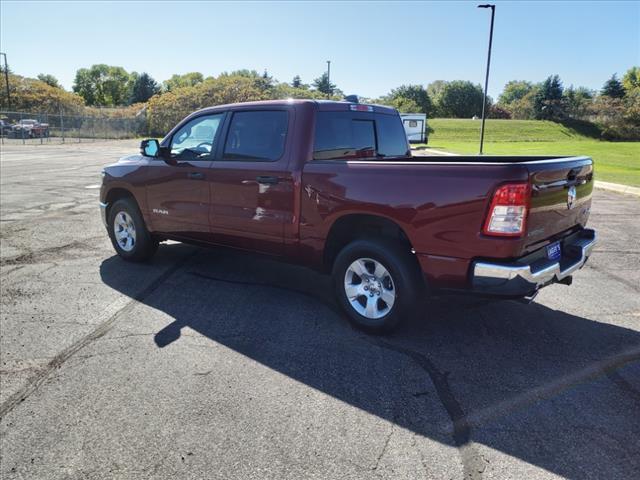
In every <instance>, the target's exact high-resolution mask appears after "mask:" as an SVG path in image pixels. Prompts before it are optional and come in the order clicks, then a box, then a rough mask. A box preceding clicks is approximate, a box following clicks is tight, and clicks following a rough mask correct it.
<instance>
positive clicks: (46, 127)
mask: <svg viewBox="0 0 640 480" xmlns="http://www.w3.org/2000/svg"><path fill="white" fill-rule="evenodd" d="M0 121H1V122H0V127H1V129H2V132H1V139H2V143H3V144H4V143H11V144H14V143H17V144H25V145H27V144H44V143H54V142H55V143H68V142H76V143H78V142H87V141H88V142H91V141H96V140H120V139H125V138H136V137H140V136H145V135H146V132H147V120H146V115H145V114H144V113H141V114H138V115H135V116H129V117H122V116H114V115H113V114H111V113H110V112H108V111H105V114H103V115H65V114H63V113H60V114H51V113H32V112H9V111H0Z"/></svg>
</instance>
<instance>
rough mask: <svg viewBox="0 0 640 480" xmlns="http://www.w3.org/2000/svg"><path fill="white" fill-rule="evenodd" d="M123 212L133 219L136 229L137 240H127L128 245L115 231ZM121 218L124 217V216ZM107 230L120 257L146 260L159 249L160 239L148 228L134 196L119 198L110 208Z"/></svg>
mask: <svg viewBox="0 0 640 480" xmlns="http://www.w3.org/2000/svg"><path fill="white" fill-rule="evenodd" d="M121 214H125V216H124V218H129V219H131V220H132V221H133V227H134V231H135V234H134V237H135V241H134V242H131V243H126V242H125V243H126V245H124V246H123V245H121V243H120V242H119V241H118V240H117V239H116V232H115V228H116V227H115V221H116V216H118V215H121ZM127 216H128V217H127ZM120 218H122V216H121V217H120ZM107 231H108V232H109V238H110V239H111V244H112V245H113V248H114V250H115V251H116V253H117V254H118V255H119V256H120V257H122V258H123V259H125V260H127V261H130V262H145V261H147V260H149V259H150V258H151V257H153V255H154V254H155V253H156V250H157V249H158V241H157V240H156V239H155V238H154V237H153V236H152V235H151V233H150V232H149V230H147V226H146V225H145V223H144V219H143V218H142V214H141V213H140V209H139V208H138V205H137V204H136V202H135V200H134V199H132V198H123V199H121V200H118V201H116V202H115V203H114V204H113V205H112V206H111V207H110V208H109V215H108V220H107Z"/></svg>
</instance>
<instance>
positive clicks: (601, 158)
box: [429, 118, 640, 186]
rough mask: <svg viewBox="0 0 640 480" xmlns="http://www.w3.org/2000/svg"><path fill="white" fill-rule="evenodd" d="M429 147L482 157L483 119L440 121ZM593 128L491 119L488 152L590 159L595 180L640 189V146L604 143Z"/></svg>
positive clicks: (487, 128) (432, 123)
mask: <svg viewBox="0 0 640 480" xmlns="http://www.w3.org/2000/svg"><path fill="white" fill-rule="evenodd" d="M429 126H430V127H431V128H432V129H433V130H434V132H433V133H432V134H431V135H430V136H429V146H430V147H432V148H437V149H442V150H447V151H450V152H453V153H460V154H474V153H478V148H479V142H480V120H470V119H447V118H436V119H432V120H429ZM596 133H597V132H595V131H594V129H589V128H584V127H583V126H578V127H575V128H571V127H568V126H564V125H561V124H558V123H554V122H548V121H539V120H487V122H486V125H485V137H484V138H485V144H484V152H485V153H486V154H495V155H556V154H557V155H588V156H590V157H592V158H593V159H594V161H595V164H596V178H597V179H599V180H604V181H608V182H616V183H623V184H626V185H634V186H640V142H606V141H601V140H597V139H595V138H594V136H595V135H596Z"/></svg>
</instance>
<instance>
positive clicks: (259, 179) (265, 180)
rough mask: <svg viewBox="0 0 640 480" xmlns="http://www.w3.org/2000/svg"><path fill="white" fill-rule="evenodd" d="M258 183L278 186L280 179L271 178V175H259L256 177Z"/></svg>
mask: <svg viewBox="0 0 640 480" xmlns="http://www.w3.org/2000/svg"><path fill="white" fill-rule="evenodd" d="M256 181H257V182H258V183H266V184H271V185H273V184H276V183H278V177H270V176H269V175H258V176H257V177H256Z"/></svg>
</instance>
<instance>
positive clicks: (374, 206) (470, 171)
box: [100, 100, 596, 332]
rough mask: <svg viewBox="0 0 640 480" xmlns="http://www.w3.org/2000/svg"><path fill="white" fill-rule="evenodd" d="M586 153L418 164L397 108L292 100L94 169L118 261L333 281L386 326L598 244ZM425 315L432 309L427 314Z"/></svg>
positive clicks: (235, 111) (565, 271) (366, 322)
mask: <svg viewBox="0 0 640 480" xmlns="http://www.w3.org/2000/svg"><path fill="white" fill-rule="evenodd" d="M592 188H593V162H592V160H591V159H590V158H588V157H549V156H547V157H516V156H501V157H500V156H460V157H455V156H452V157H432V159H428V158H425V157H418V158H413V157H412V156H411V152H410V149H409V146H408V143H407V138H406V136H405V133H404V129H403V127H402V121H401V120H400V117H399V115H398V112H397V111H396V110H394V109H391V108H388V107H382V106H374V105H362V104H358V103H350V102H335V101H314V100H287V101H266V102H253V103H243V104H234V105H222V106H217V107H212V108H206V109H203V110H199V111H197V112H195V113H193V114H191V115H189V116H188V117H187V118H185V119H184V120H183V121H182V122H180V123H179V124H178V125H176V126H175V127H174V128H173V130H171V131H170V132H169V133H168V134H167V136H166V137H165V138H164V139H162V141H160V142H158V141H157V140H155V139H149V140H144V141H143V142H142V144H141V154H140V155H132V156H129V157H125V158H122V159H121V160H120V161H118V162H117V163H115V164H113V165H110V166H108V167H106V168H105V169H104V171H103V183H102V187H101V191H100V206H101V210H102V217H103V220H104V222H105V225H106V228H107V231H108V234H109V237H110V238H111V242H112V244H113V247H114V248H115V250H116V252H117V253H118V255H120V256H121V257H122V258H124V259H126V260H131V261H144V260H148V259H150V258H151V257H152V256H153V255H154V253H155V252H156V249H157V248H158V242H160V241H162V240H165V239H173V240H179V241H183V242H191V243H197V244H205V245H223V246H227V247H233V248H237V249H241V250H248V251H252V252H259V253H262V254H267V255H271V256H273V257H278V258H282V259H284V260H287V261H289V262H294V263H298V264H302V265H305V266H308V267H311V268H315V269H318V270H320V271H324V272H331V273H332V275H333V279H334V285H335V290H336V295H337V298H338V301H339V303H340V305H341V306H342V308H343V309H344V311H345V312H346V313H347V315H348V316H349V318H350V320H351V321H352V322H353V323H354V324H355V325H357V326H359V327H361V328H363V329H366V330H368V331H371V332H385V331H389V330H391V329H393V328H394V327H396V326H397V325H398V324H399V323H400V321H401V320H403V319H404V318H406V317H408V316H410V315H412V314H422V313H425V314H428V311H427V312H422V311H420V310H419V309H417V308H416V305H417V303H416V302H417V300H419V299H421V298H425V299H428V297H429V295H431V294H432V293H433V292H436V291H439V292H448V291H456V292H467V293H478V294H482V295H491V296H498V297H503V298H525V299H528V298H531V297H532V296H534V295H535V294H536V293H537V291H538V290H539V289H540V288H542V287H544V286H547V285H550V284H552V283H563V284H565V285H569V284H570V283H571V279H572V274H573V273H574V272H575V271H576V270H578V269H579V268H581V267H582V266H583V265H584V263H585V262H586V260H587V258H588V257H589V255H590V254H591V252H592V250H593V247H594V245H595V242H596V236H595V232H594V231H593V230H590V229H587V228H586V224H587V219H588V217H589V211H590V206H591V194H592ZM427 310H428V309H427Z"/></svg>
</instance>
